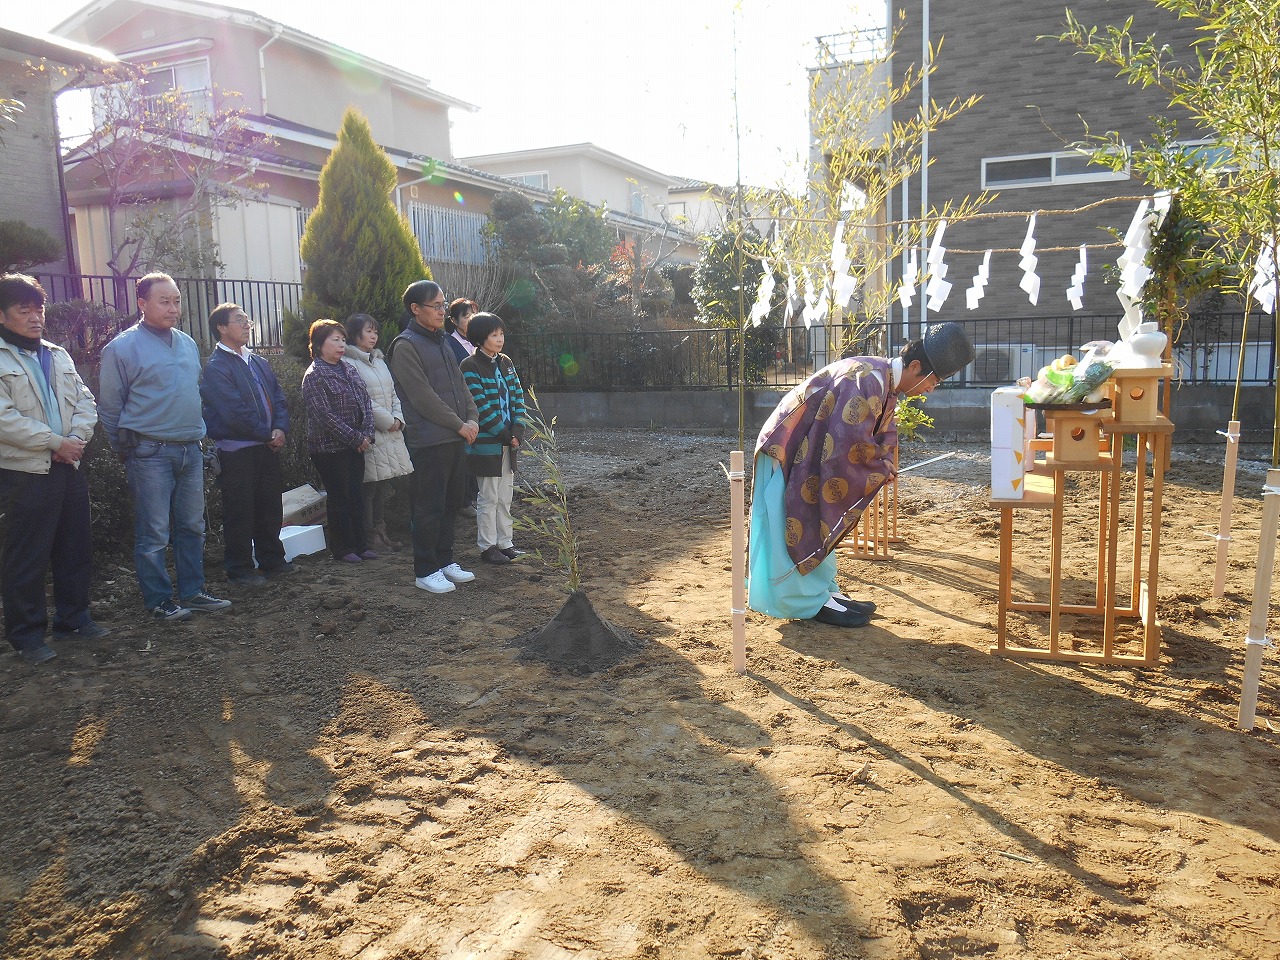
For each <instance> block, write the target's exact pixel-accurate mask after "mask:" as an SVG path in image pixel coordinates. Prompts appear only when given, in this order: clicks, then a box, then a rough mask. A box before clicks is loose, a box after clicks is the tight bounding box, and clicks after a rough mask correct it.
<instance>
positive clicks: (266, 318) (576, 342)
mask: <svg viewBox="0 0 1280 960" xmlns="http://www.w3.org/2000/svg"><path fill="white" fill-rule="evenodd" d="M36 276H37V278H38V279H39V280H40V282H41V284H42V285H43V286H44V288H45V290H46V291H47V292H48V295H49V300H50V301H51V302H52V303H62V302H65V301H69V300H88V301H92V302H94V303H99V304H106V305H108V306H110V307H112V308H114V309H115V310H116V311H117V312H119V313H120V314H122V315H124V316H125V317H134V316H136V315H137V303H136V297H135V295H134V286H135V283H136V278H133V277H130V278H125V279H118V278H115V277H107V276H85V275H66V274H37V275H36ZM176 282H177V284H178V287H179V289H180V290H181V291H182V297H183V311H182V313H183V319H182V324H181V328H182V329H183V330H184V331H186V332H187V333H189V334H190V335H191V336H192V337H194V338H195V339H196V340H197V341H198V342H200V343H202V344H206V345H207V344H208V343H209V333H208V318H209V313H210V311H212V310H213V308H214V307H215V306H217V305H218V304H219V303H225V302H227V301H232V302H234V303H238V304H240V306H242V307H243V308H244V309H245V311H246V312H247V313H248V314H249V315H250V316H251V317H252V318H253V319H254V339H253V345H254V346H255V347H267V348H272V347H279V346H280V345H281V344H282V339H283V338H282V326H283V320H284V314H285V311H287V310H288V311H295V312H296V311H298V309H299V302H300V300H301V298H302V284H300V283H284V282H275V281H269V280H230V279H200V278H176ZM1119 319H1120V318H1119V316H1102V315H1087V316H1086V315H1080V314H1064V315H1062V316H1056V317H1035V318H1031V317H1005V318H1001V319H986V320H967V319H964V318H956V322H958V323H960V324H962V325H963V326H964V327H965V328H966V329H967V330H968V331H969V335H970V338H971V339H972V340H973V342H974V344H976V345H977V358H976V359H975V361H974V362H973V363H972V364H970V365H969V366H968V367H966V368H965V369H964V370H962V371H961V372H960V373H959V374H957V375H956V376H954V377H952V378H950V379H949V380H948V381H947V383H945V384H944V385H943V388H944V389H946V388H948V387H953V386H980V387H995V386H1000V385H1001V384H1007V383H1012V382H1013V381H1015V380H1017V379H1018V378H1019V377H1034V376H1035V375H1036V372H1037V371H1038V370H1039V369H1040V368H1041V367H1042V366H1044V365H1045V364H1047V363H1049V362H1050V361H1051V360H1053V358H1054V357H1057V356H1060V355H1062V354H1064V353H1078V351H1079V349H1080V347H1081V345H1083V344H1085V343H1088V342H1089V341H1091V340H1113V339H1115V338H1116V336H1117V333H1116V325H1117V324H1118V322H1119ZM130 322H132V321H130ZM935 322H936V321H935ZM919 335H920V332H919V329H918V325H916V326H915V327H914V328H909V329H906V330H904V329H903V327H902V325H901V324H887V323H866V324H860V325H858V327H857V328H856V331H855V330H854V329H853V328H851V327H849V326H815V327H813V328H812V329H805V328H803V327H787V328H781V329H780V328H777V327H754V328H752V329H751V330H749V331H748V333H747V337H746V381H747V384H748V385H749V386H754V387H760V388H766V389H767V388H786V387H791V386H794V385H795V384H797V383H799V382H800V381H801V380H803V379H804V378H805V377H807V376H808V375H809V374H811V373H813V372H814V371H815V370H818V369H820V368H821V367H823V366H825V365H826V364H828V363H830V362H832V361H833V360H836V359H838V358H839V357H841V356H855V355H875V356H894V355H896V354H897V352H898V350H899V349H900V348H901V346H902V344H903V343H904V342H905V341H906V340H907V339H909V338H910V337H914V336H919ZM1242 341H1243V345H1244V350H1243V368H1242V371H1243V375H1242V377H1241V382H1242V383H1244V384H1246V385H1248V386H1271V385H1272V384H1274V383H1275V370H1276V322H1275V318H1273V317H1271V316H1268V315H1266V314H1261V313H1254V314H1252V315H1251V316H1249V317H1248V318H1247V323H1246V318H1245V317H1244V315H1243V314H1242V313H1239V312H1233V311H1229V310H1217V311H1201V312H1198V313H1195V314H1193V315H1192V317H1191V318H1190V320H1189V321H1188V322H1187V324H1185V325H1184V327H1183V329H1182V330H1181V332H1180V334H1179V337H1178V342H1177V343H1176V345H1175V348H1174V362H1175V365H1176V367H1177V373H1176V376H1177V377H1179V378H1180V379H1181V380H1183V381H1184V382H1190V383H1210V384H1211V383H1234V382H1235V379H1236V368H1237V366H1239V365H1240V360H1241V343H1242ZM738 346H739V336H738V334H737V332H736V331H734V330H725V329H721V328H716V327H696V328H692V329H685V330H631V331H618V332H613V331H609V332H602V331H600V330H598V329H574V328H556V329H551V330H546V331H540V332H529V333H522V332H521V331H519V330H513V331H511V334H510V335H509V336H508V337H507V352H508V353H510V354H511V356H512V358H513V359H514V360H515V361H516V364H517V367H518V368H519V370H520V374H521V377H522V378H523V379H524V381H525V382H526V383H529V384H531V385H533V386H534V387H535V388H538V389H542V390H548V391H551V390H601V391H622V390H708V389H717V388H722V389H723V388H734V387H736V386H737V385H738Z"/></svg>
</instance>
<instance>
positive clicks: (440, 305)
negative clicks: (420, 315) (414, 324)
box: [418, 300, 446, 310]
mask: <svg viewBox="0 0 1280 960" xmlns="http://www.w3.org/2000/svg"><path fill="white" fill-rule="evenodd" d="M418 306H420V307H430V308H431V309H432V310H444V309H446V305H445V302H444V301H443V300H441V301H440V302H439V303H420V304H418Z"/></svg>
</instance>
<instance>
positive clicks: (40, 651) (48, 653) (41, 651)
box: [18, 640, 58, 663]
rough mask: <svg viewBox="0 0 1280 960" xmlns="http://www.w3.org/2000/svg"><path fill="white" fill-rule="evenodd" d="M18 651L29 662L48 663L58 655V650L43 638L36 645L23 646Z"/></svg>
mask: <svg viewBox="0 0 1280 960" xmlns="http://www.w3.org/2000/svg"><path fill="white" fill-rule="evenodd" d="M18 652H19V654H21V656H22V659H23V660H25V661H27V663H48V662H49V661H50V660H52V659H53V658H54V657H56V656H57V655H58V652H57V651H56V650H54V649H53V647H51V646H49V645H48V644H47V643H45V642H44V641H43V640H41V641H40V642H39V643H37V644H36V645H35V646H34V647H23V648H22V649H21V650H20V651H18Z"/></svg>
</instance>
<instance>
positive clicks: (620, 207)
mask: <svg viewBox="0 0 1280 960" xmlns="http://www.w3.org/2000/svg"><path fill="white" fill-rule="evenodd" d="M459 162H461V163H463V164H465V165H466V166H468V167H471V168H474V169H476V170H483V171H485V172H487V173H492V174H495V175H498V176H501V177H504V178H505V179H507V180H512V181H515V182H516V183H519V184H523V185H524V186H526V187H530V188H533V189H538V190H548V191H550V190H556V189H561V190H564V191H565V192H566V193H568V194H570V195H571V196H574V197H579V198H581V199H583V200H586V201H587V202H588V203H591V204H593V205H595V206H599V205H601V204H603V205H604V206H606V207H607V208H608V210H609V213H608V219H609V222H610V224H612V225H613V226H614V227H616V228H617V230H618V234H619V237H620V238H621V239H624V240H630V241H633V242H638V243H641V244H645V245H646V246H647V249H648V250H649V253H650V254H651V255H653V256H655V257H656V256H666V257H670V258H672V259H675V260H679V261H689V262H691V261H693V260H695V259H697V247H696V231H694V230H691V229H690V224H689V223H688V222H687V220H686V219H681V218H675V217H672V216H670V213H669V207H670V198H669V191H670V189H671V187H672V186H673V185H676V184H678V183H681V181H680V180H679V179H678V178H673V177H669V176H667V175H665V174H662V173H659V172H658V171H656V170H653V169H651V168H649V167H646V166H644V165H643V164H640V163H636V162H635V161H634V160H629V159H627V158H626V157H623V156H620V155H619V154H616V153H613V152H611V151H609V150H605V149H603V148H601V147H598V146H596V145H595V144H594V143H574V144H566V145H563V146H557V147H540V148H537V149H533V150H515V151H511V152H507V153H490V154H484V155H481V156H471V157H462V158H460V161H459Z"/></svg>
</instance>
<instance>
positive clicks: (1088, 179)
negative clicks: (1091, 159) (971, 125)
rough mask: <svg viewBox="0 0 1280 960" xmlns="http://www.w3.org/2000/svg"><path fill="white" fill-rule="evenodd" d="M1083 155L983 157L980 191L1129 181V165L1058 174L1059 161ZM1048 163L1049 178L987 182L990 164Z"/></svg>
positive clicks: (1068, 153) (1070, 153)
mask: <svg viewBox="0 0 1280 960" xmlns="http://www.w3.org/2000/svg"><path fill="white" fill-rule="evenodd" d="M1083 156H1084V154H1082V153H1079V152H1078V151H1075V150H1061V151H1058V152H1056V153H1018V154H1010V155H1008V156H1003V157H983V158H982V189H983V190H1022V189H1025V188H1027V187H1056V186H1060V185H1062V184H1069V183H1108V182H1114V181H1117V180H1128V179H1129V164H1128V163H1126V164H1125V165H1124V169H1123V170H1108V169H1105V168H1103V167H1099V168H1098V169H1097V171H1096V172H1091V173H1061V174H1060V173H1058V160H1059V159H1064V160H1065V159H1068V158H1069V159H1073V160H1078V159H1080V158H1081V157H1083ZM1045 159H1047V160H1048V161H1049V176H1048V177H1047V178H1043V179H1039V180H1017V181H1013V182H1009V181H999V182H996V183H990V182H988V180H987V165H988V164H992V163H1008V162H1011V161H1015V160H1045Z"/></svg>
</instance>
